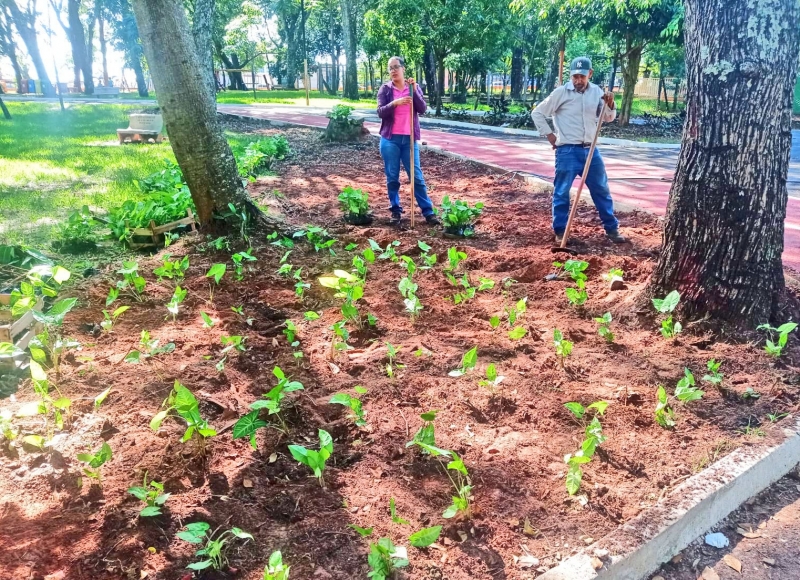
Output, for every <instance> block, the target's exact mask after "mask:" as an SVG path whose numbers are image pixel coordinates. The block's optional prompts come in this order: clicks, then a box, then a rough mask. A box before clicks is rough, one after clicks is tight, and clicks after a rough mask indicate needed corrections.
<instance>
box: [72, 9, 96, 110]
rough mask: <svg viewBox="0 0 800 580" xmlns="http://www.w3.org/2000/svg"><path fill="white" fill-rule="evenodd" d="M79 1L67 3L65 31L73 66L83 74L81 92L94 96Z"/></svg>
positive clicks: (90, 62) (90, 65)
mask: <svg viewBox="0 0 800 580" xmlns="http://www.w3.org/2000/svg"><path fill="white" fill-rule="evenodd" d="M80 9H81V1H80V0H68V1H67V21H68V22H69V28H68V29H66V32H67V36H69V41H70V44H71V45H72V60H73V61H74V63H75V66H76V67H77V68H79V69H81V73H82V74H83V92H84V94H86V95H91V94H94V79H93V77H92V61H91V58H90V57H89V54H88V52H87V50H86V35H85V34H84V31H83V22H81V12H80Z"/></svg>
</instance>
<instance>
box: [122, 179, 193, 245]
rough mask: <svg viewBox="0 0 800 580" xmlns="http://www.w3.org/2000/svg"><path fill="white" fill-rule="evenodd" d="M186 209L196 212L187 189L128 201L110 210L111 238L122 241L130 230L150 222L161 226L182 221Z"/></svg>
mask: <svg viewBox="0 0 800 580" xmlns="http://www.w3.org/2000/svg"><path fill="white" fill-rule="evenodd" d="M187 208H191V209H192V211H193V212H196V211H197V210H196V208H195V206H194V202H193V201H192V196H191V194H189V190H188V188H186V189H182V190H180V191H178V192H175V193H170V192H163V193H158V194H153V195H151V196H150V197H149V198H148V199H146V200H144V201H139V202H134V201H130V200H129V201H126V202H125V203H123V204H122V207H120V208H116V209H113V210H111V212H110V213H109V227H110V228H111V233H112V234H113V236H114V237H115V238H117V239H120V240H122V239H125V238H127V237H128V236H129V235H130V229H132V228H143V227H146V226H149V225H150V221H151V220H152V221H153V222H155V224H156V225H157V226H162V225H164V224H168V223H170V222H174V221H177V220H180V219H183V218H185V217H186V209H187ZM126 222H127V223H126Z"/></svg>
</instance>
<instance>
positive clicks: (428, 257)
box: [417, 240, 437, 270]
mask: <svg viewBox="0 0 800 580" xmlns="http://www.w3.org/2000/svg"><path fill="white" fill-rule="evenodd" d="M417 247H418V248H419V249H420V250H422V253H421V254H420V258H422V266H420V267H419V269H420V270H430V269H431V268H433V267H434V266H435V265H436V259H437V257H436V254H430V253H429V252H430V251H431V247H430V246H429V245H428V244H426V243H425V242H423V241H422V240H419V241H418V242H417Z"/></svg>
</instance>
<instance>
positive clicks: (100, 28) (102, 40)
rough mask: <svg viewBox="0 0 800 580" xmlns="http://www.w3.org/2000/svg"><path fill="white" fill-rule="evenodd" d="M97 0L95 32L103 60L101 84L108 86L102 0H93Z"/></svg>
mask: <svg viewBox="0 0 800 580" xmlns="http://www.w3.org/2000/svg"><path fill="white" fill-rule="evenodd" d="M95 1H96V2H97V4H96V7H97V33H98V35H99V36H100V55H101V57H102V60H103V85H105V86H108V59H107V57H106V31H105V24H104V22H103V20H104V19H103V2H102V0H95Z"/></svg>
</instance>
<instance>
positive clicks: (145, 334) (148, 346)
mask: <svg viewBox="0 0 800 580" xmlns="http://www.w3.org/2000/svg"><path fill="white" fill-rule="evenodd" d="M160 342H161V341H159V340H158V339H157V338H151V337H150V332H149V331H147V330H143V331H142V334H141V335H140V337H139V345H140V346H141V347H142V350H141V351H140V350H132V351H130V352H129V353H128V354H127V356H126V357H125V362H127V363H132V364H137V363H140V362H141V360H142V359H143V358H144V359H148V358H152V357H154V356H157V355H159V354H166V353H170V352H173V351H174V350H175V343H174V342H168V343H167V344H165V345H164V346H158V345H159V343H160Z"/></svg>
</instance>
